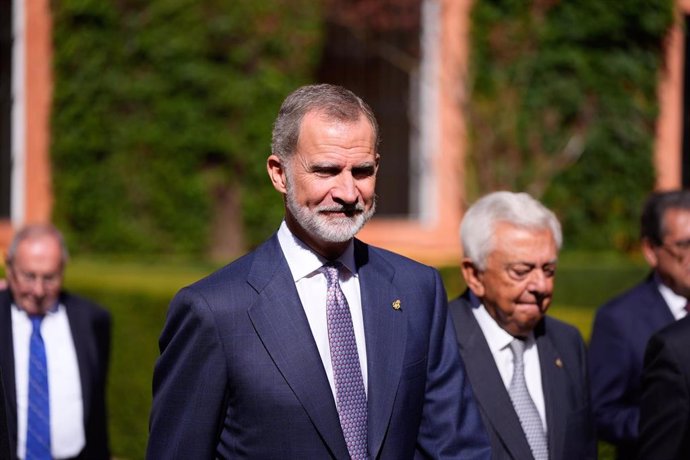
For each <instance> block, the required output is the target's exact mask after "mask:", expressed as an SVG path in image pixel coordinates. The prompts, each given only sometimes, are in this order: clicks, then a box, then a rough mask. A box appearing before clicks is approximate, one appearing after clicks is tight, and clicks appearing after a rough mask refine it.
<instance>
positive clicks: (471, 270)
mask: <svg viewBox="0 0 690 460" xmlns="http://www.w3.org/2000/svg"><path fill="white" fill-rule="evenodd" d="M460 268H461V270H462V276H463V278H465V283H466V284H467V287H468V288H470V290H471V291H472V292H473V293H474V295H476V296H477V297H479V298H480V299H481V298H482V297H484V292H485V289H484V282H483V281H482V279H481V276H480V275H481V271H480V270H479V269H478V268H477V266H476V265H475V263H474V262H472V261H471V260H470V259H468V258H467V257H463V259H462V262H461V263H460Z"/></svg>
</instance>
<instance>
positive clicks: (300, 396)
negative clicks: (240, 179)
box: [147, 85, 490, 460]
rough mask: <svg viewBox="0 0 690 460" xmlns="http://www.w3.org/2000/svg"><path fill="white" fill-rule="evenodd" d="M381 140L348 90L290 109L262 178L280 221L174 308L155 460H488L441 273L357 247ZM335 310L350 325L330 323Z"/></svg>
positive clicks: (307, 95)
mask: <svg viewBox="0 0 690 460" xmlns="http://www.w3.org/2000/svg"><path fill="white" fill-rule="evenodd" d="M377 144H378V128H377V123H376V120H375V118H374V115H373V113H372V112H371V109H370V108H369V107H368V106H367V105H366V104H365V103H364V102H363V101H362V100H361V99H360V98H359V97H357V96H356V95H354V94H353V93H351V92H350V91H348V90H346V89H344V88H341V87H337V86H333V85H313V86H306V87H302V88H299V89H298V90H296V91H295V92H293V93H292V94H291V95H290V96H288V98H287V99H286V100H285V101H284V102H283V105H282V107H281V109H280V112H279V114H278V118H277V119H276V121H275V124H274V129H273V142H272V155H270V156H269V157H268V161H267V169H268V174H269V177H270V179H271V181H272V183H273V186H274V187H275V189H276V190H277V191H278V192H280V193H281V194H282V195H283V198H284V202H285V220H284V221H283V223H282V224H281V226H280V228H279V230H278V232H277V233H276V234H275V235H274V236H273V237H271V238H270V239H269V240H267V241H266V242H265V243H264V244H262V245H261V246H259V247H258V248H257V249H256V250H254V251H252V252H251V253H249V254H247V255H246V256H244V257H242V258H240V259H238V260H237V261H235V262H233V263H231V264H230V265H228V266H226V267H225V268H223V269H221V270H219V271H217V272H216V273H214V274H212V275H210V276H209V277H207V278H205V279H202V280H201V281H198V282H197V283H194V284H193V285H191V286H189V287H186V288H184V289H182V290H181V291H180V292H179V293H178V294H177V295H176V296H175V298H174V299H173V301H172V303H171V305H170V310H169V312H168V317H167V320H166V324H165V326H164V328H163V332H162V334H161V337H160V350H161V355H160V357H159V359H158V361H157V363H156V367H155V370H154V379H153V407H152V411H151V418H150V437H149V444H148V450H147V457H148V458H149V459H152V460H153V459H211V458H240V457H242V458H285V459H290V458H294V459H303V458H337V459H347V458H355V459H359V458H381V459H396V460H397V459H411V458H468V459H469V458H472V459H474V458H488V457H489V454H490V452H489V446H488V442H487V440H486V434H485V431H484V429H483V427H482V423H481V419H480V416H479V414H478V411H477V408H476V405H475V402H474V399H473V396H472V391H471V388H470V385H469V382H468V381H467V379H466V378H465V374H464V370H463V365H462V361H461V359H460V355H459V354H458V351H457V347H456V346H455V344H454V331H453V327H452V324H451V322H450V320H449V319H448V314H447V301H446V293H445V290H444V288H443V285H442V283H441V279H440V276H439V273H438V272H437V271H436V270H434V269H432V268H430V267H426V266H423V265H421V264H419V263H416V262H413V261H411V260H409V259H406V258H404V257H401V256H399V255H396V254H393V253H390V252H388V251H384V250H382V249H378V248H375V247H372V246H368V245H366V244H364V243H362V242H360V241H358V240H356V239H355V238H354V235H355V234H356V233H357V231H358V230H359V229H360V228H361V227H362V226H363V225H364V223H365V222H366V221H367V220H368V219H369V218H370V217H371V215H372V214H373V213H374V208H375V195H374V186H375V182H376V173H377V170H378V164H379V156H378V153H377ZM331 270H334V271H335V272H337V274H336V275H333V274H332V272H331ZM327 275H328V276H327ZM333 276H335V277H336V280H335V281H333V278H332V277H333ZM332 289H333V290H334V291H333V292H334V294H333V296H331V293H332V291H331V290H332ZM334 299H335V300H334ZM336 301H337V303H338V305H341V306H345V309H346V310H345V311H346V312H347V313H345V316H346V317H347V318H348V319H347V321H346V322H345V323H338V324H339V325H338V326H334V325H333V326H332V324H334V323H335V320H334V318H333V317H332V316H331V306H332V303H333V302H336ZM341 311H342V310H341ZM341 319H342V318H341ZM332 322H333V323H332ZM334 332H338V333H340V332H343V336H339V337H340V338H341V339H342V338H343V337H344V336H347V342H348V345H347V346H341V342H340V341H339V340H340V339H335V335H334V334H332V333H334ZM343 340H344V339H343ZM344 349H347V350H348V351H347V353H348V362H349V363H350V364H351V365H350V366H349V368H348V371H347V373H346V374H347V377H343V375H344V374H343V368H342V366H341V363H342V353H343V352H344ZM345 387H347V388H348V391H344V390H343V388H345ZM353 399H356V400H357V401H358V404H357V411H356V414H357V415H356V417H353V413H354V412H353V411H351V410H349V408H350V407H351V406H350V405H349V402H350V401H351V400H353ZM353 433H355V434H354V435H353Z"/></svg>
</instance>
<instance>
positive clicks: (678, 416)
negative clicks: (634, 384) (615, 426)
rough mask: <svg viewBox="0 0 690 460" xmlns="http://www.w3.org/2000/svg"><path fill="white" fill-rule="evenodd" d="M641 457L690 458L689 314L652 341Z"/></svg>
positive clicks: (642, 406)
mask: <svg viewBox="0 0 690 460" xmlns="http://www.w3.org/2000/svg"><path fill="white" fill-rule="evenodd" d="M638 453H639V454H638V457H637V458H638V459H640V460H644V459H649V460H674V459H677V460H686V459H688V458H690V317H685V318H683V319H681V320H680V321H678V322H676V323H673V324H671V325H670V326H667V327H666V328H664V329H662V330H661V331H660V332H658V333H656V334H654V335H653V336H652V338H651V339H650V340H649V345H648V346H647V352H646V354H645V358H644V373H643V374H642V401H641V403H640V438H639V449H638Z"/></svg>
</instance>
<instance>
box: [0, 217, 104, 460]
mask: <svg viewBox="0 0 690 460" xmlns="http://www.w3.org/2000/svg"><path fill="white" fill-rule="evenodd" d="M67 258H68V254H67V249H66V246H65V243H64V240H63V237H62V235H61V234H60V232H59V231H58V230H57V229H56V228H55V227H53V226H52V225H30V226H27V227H25V228H23V229H21V230H20V231H18V232H17V233H16V234H15V236H14V238H13V240H12V242H11V243H10V247H9V248H8V252H7V258H6V266H5V270H6V276H7V282H8V286H9V289H8V290H2V291H0V368H1V369H2V374H3V375H2V378H3V383H4V386H5V390H6V395H7V407H8V417H7V422H8V427H9V433H10V445H11V451H12V452H11V454H12V457H11V458H19V459H23V458H26V459H29V458H36V459H66V458H79V459H96V460H101V459H103V460H105V459H108V458H109V457H110V454H109V448H108V436H107V426H106V402H105V384H106V375H107V369H108V363H109V358H110V336H111V329H112V327H111V318H110V314H109V313H108V312H107V311H105V310H103V309H102V308H100V307H99V306H97V305H95V304H93V303H92V302H90V301H87V300H85V299H83V298H80V297H77V296H74V295H72V294H69V293H67V292H65V291H64V290H63V289H62V281H63V272H64V268H65V264H66V262H67Z"/></svg>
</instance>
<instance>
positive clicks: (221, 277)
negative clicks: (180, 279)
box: [185, 236, 287, 292]
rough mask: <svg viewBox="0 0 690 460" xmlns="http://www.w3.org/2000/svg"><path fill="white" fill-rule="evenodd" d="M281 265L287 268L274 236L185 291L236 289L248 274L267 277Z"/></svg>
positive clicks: (244, 281)
mask: <svg viewBox="0 0 690 460" xmlns="http://www.w3.org/2000/svg"><path fill="white" fill-rule="evenodd" d="M281 262H282V264H281ZM283 265H284V266H285V267H286V268H287V263H286V262H285V258H284V256H283V253H282V250H281V249H280V244H279V243H278V239H277V238H276V237H275V236H274V237H272V238H269V239H268V240H266V241H264V242H263V243H262V244H261V245H259V246H258V247H257V248H255V249H253V250H252V251H250V252H248V253H247V254H245V255H243V256H241V257H239V258H237V259H235V260H234V261H232V262H230V263H228V264H227V265H225V266H223V267H221V268H219V269H218V270H216V271H214V272H213V273H211V274H209V275H207V276H205V277H203V278H201V279H200V280H198V281H196V282H194V283H192V284H190V285H189V286H187V288H185V289H191V290H192V291H198V292H209V291H214V290H219V289H220V290H225V289H229V288H238V287H239V286H240V285H243V284H246V281H247V278H248V277H249V275H250V273H260V274H265V275H266V276H268V275H270V274H271V273H273V272H275V271H276V270H278V269H279V267H282V266H283Z"/></svg>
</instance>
